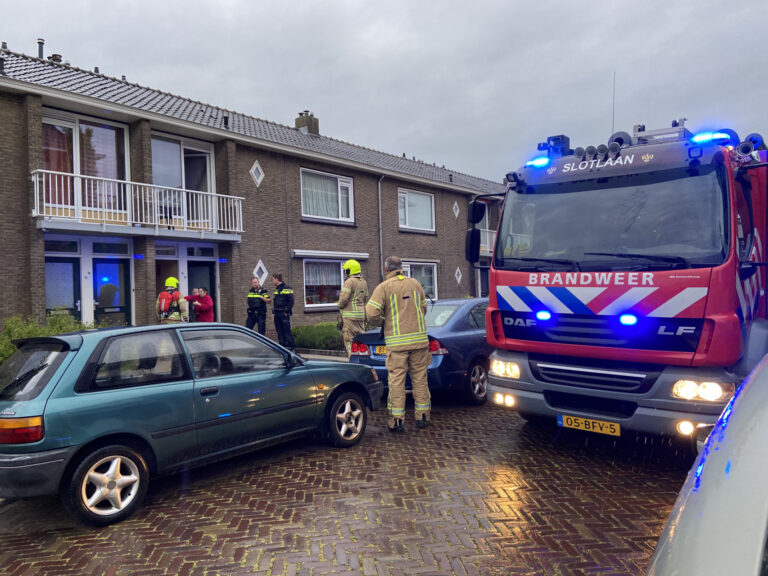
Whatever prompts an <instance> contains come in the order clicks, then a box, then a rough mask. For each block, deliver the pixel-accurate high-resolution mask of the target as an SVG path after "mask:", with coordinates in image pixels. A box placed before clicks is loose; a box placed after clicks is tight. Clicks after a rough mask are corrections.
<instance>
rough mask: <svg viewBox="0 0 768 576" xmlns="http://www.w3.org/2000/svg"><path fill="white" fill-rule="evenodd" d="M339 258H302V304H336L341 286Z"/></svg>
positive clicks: (340, 262)
mask: <svg viewBox="0 0 768 576" xmlns="http://www.w3.org/2000/svg"><path fill="white" fill-rule="evenodd" d="M342 264H343V262H342V261H341V260H304V304H305V305H306V306H307V307H309V308H311V307H312V306H320V305H328V304H336V302H338V301H339V294H340V293H341V286H342V278H343V275H342V270H341V266H342Z"/></svg>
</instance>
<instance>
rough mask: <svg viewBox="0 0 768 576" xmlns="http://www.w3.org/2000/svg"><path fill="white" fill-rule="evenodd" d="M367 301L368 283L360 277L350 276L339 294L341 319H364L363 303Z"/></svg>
mask: <svg viewBox="0 0 768 576" xmlns="http://www.w3.org/2000/svg"><path fill="white" fill-rule="evenodd" d="M367 301H368V283H367V282H366V281H365V280H363V279H362V278H361V277H360V275H359V274H358V275H355V276H350V277H349V278H347V279H346V281H345V282H344V287H343V288H342V289H341V294H339V309H340V310H341V317H342V318H351V319H354V320H363V319H365V303H366V302H367Z"/></svg>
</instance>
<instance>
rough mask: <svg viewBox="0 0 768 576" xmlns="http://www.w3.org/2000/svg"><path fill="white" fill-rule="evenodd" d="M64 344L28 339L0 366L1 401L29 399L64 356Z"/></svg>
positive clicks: (40, 389)
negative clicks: (29, 340)
mask: <svg viewBox="0 0 768 576" xmlns="http://www.w3.org/2000/svg"><path fill="white" fill-rule="evenodd" d="M65 350H66V346H65V345H64V343H57V342H30V343H28V344H24V345H23V346H22V347H21V348H19V349H18V350H16V352H14V353H13V355H12V356H11V357H10V358H8V360H6V361H5V362H3V364H2V365H1V366H0V400H30V399H32V398H34V397H36V396H37V395H38V394H40V392H41V391H42V390H43V388H44V387H45V384H46V383H47V382H48V380H49V379H50V377H51V375H52V374H53V373H54V372H55V371H56V368H57V367H58V365H59V364H60V363H61V361H62V360H63V359H64V356H65V355H66V351H65Z"/></svg>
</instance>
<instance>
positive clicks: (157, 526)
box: [0, 400, 691, 576]
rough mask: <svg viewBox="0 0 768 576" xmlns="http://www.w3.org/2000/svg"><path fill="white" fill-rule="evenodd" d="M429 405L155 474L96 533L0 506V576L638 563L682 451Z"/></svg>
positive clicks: (18, 506)
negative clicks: (391, 425)
mask: <svg viewBox="0 0 768 576" xmlns="http://www.w3.org/2000/svg"><path fill="white" fill-rule="evenodd" d="M410 409H411V408H410V407H409V410H410ZM409 414H412V412H409ZM433 414H434V416H433V424H432V426H430V427H429V428H427V429H426V430H419V431H417V430H416V429H415V427H414V426H413V425H412V423H411V422H409V427H408V430H407V433H406V434H404V435H393V434H391V433H390V432H388V431H387V430H386V425H385V415H384V414H383V413H382V412H378V413H375V414H373V415H372V417H371V419H370V420H369V428H368V432H367V435H366V438H365V439H364V440H363V442H362V443H361V444H359V445H358V446H356V447H354V448H352V449H348V450H342V449H328V448H326V447H325V446H324V445H323V444H321V443H318V442H314V441H302V442H294V443H292V444H288V445H286V446H283V447H277V448H272V449H269V450H267V451H262V452H257V453H254V454H251V455H248V456H244V457H240V458H237V459H234V460H230V461H227V462H222V463H220V464H215V465H211V466H208V467H205V468H200V469H196V470H193V471H191V472H189V473H186V474H183V475H178V476H173V477H168V478H162V479H159V480H156V481H155V482H154V483H153V485H152V486H150V491H149V494H148V496H147V499H146V501H145V506H144V508H143V509H142V510H141V511H140V512H139V513H138V514H137V515H136V516H134V517H133V518H131V519H129V520H127V521H125V522H123V523H120V524H117V525H114V526H110V527H107V528H104V529H101V530H98V529H88V528H84V527H82V526H80V525H78V524H76V523H75V522H74V521H72V520H71V519H70V518H69V517H68V516H66V514H65V513H64V512H63V511H62V509H61V508H60V506H59V503H58V501H57V500H56V499H36V500H28V501H16V502H0V574H3V575H5V576H17V575H18V576H21V575H25V576H26V575H37V574H46V575H56V576H61V575H77V576H82V575H90V574H94V575H95V574H99V575H102V574H104V575H109V576H117V575H120V576H122V575H136V576H144V575H146V576H149V575H176V574H181V575H197V574H200V575H202V574H208V575H214V574H220V575H234V574H257V575H286V576H288V575H299V576H310V575H312V576H316V575H325V574H335V575H350V576H351V575H366V576H383V575H392V576H395V575H412V574H413V575H453V574H458V575H465V574H466V575H486V574H487V575H508V574H510V575H511V574H515V575H540V574H543V575H562V576H565V575H576V574H600V575H635V574H642V573H643V572H644V570H645V568H646V566H647V565H648V562H649V561H650V557H651V555H652V553H653V548H654V546H655V544H656V541H657V539H658V537H659V535H660V533H661V530H662V528H663V526H664V522H665V520H666V517H667V515H668V513H669V511H670V509H671V507H672V504H673V503H674V500H675V497H676V494H677V491H678V490H679V488H680V486H681V485H682V482H683V480H684V478H685V473H686V471H687V469H688V468H689V466H690V464H691V457H690V456H686V455H684V454H682V453H678V451H677V450H676V449H675V448H674V447H673V446H671V445H670V444H669V443H667V442H663V441H659V440H654V439H648V438H626V439H622V440H620V441H614V439H612V438H609V437H598V436H594V435H585V434H584V433H579V432H572V431H565V430H562V431H558V430H557V429H556V428H548V429H547V428H545V429H541V428H536V427H532V426H531V425H530V424H525V423H524V422H523V420H521V419H520V418H519V417H518V416H517V415H516V414H514V413H512V412H507V411H505V410H503V409H501V408H497V407H492V406H483V407H479V408H470V407H464V406H462V405H459V404H452V403H450V402H445V401H442V402H441V401H440V400H436V402H435V407H434V412H433Z"/></svg>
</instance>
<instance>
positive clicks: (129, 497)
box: [62, 446, 149, 526]
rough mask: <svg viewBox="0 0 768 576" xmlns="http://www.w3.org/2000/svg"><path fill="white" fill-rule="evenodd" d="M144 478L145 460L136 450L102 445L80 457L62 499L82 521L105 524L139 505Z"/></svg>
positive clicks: (147, 475)
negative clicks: (102, 446)
mask: <svg viewBox="0 0 768 576" xmlns="http://www.w3.org/2000/svg"><path fill="white" fill-rule="evenodd" d="M148 482H149V472H148V469H147V464H146V462H145V460H144V458H143V457H142V455H141V454H140V453H139V452H137V451H135V450H134V449H133V448H129V447H128V446H106V447H104V448H100V449H98V450H96V451H95V452H91V453H90V454H88V455H86V456H85V457H84V458H83V459H82V460H81V461H80V463H79V464H78V466H77V467H76V468H75V470H74V472H73V473H72V476H71V478H70V479H69V482H68V485H67V487H66V488H65V489H64V491H63V492H62V501H63V503H64V505H65V507H66V508H67V509H69V510H70V511H71V512H72V513H73V514H74V515H75V516H76V517H78V518H79V519H80V520H82V521H83V522H85V523H86V524H91V525H94V526H106V525H107V524H113V523H115V522H119V521H121V520H124V519H125V518H127V517H128V516H130V515H131V514H133V513H134V512H135V511H136V510H138V509H139V507H140V506H141V502H142V500H143V499H144V495H145V494H146V492H147V484H148Z"/></svg>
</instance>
